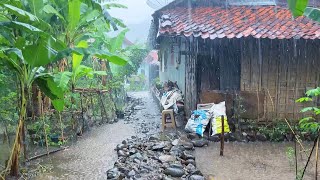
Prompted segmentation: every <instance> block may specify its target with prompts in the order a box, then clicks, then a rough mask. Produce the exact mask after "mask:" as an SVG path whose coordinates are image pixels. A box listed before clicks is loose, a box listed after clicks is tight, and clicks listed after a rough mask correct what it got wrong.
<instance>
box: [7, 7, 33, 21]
mask: <svg viewBox="0 0 320 180" xmlns="http://www.w3.org/2000/svg"><path fill="white" fill-rule="evenodd" d="M3 6H4V7H5V8H6V9H7V10H8V11H9V12H11V13H12V14H14V15H16V16H18V17H23V18H27V19H28V20H30V21H39V19H38V18H37V16H35V15H33V14H31V13H29V12H27V11H25V10H23V9H20V8H18V7H15V6H12V5H10V4H3Z"/></svg>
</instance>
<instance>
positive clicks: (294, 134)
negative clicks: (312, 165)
mask: <svg viewBox="0 0 320 180" xmlns="http://www.w3.org/2000/svg"><path fill="white" fill-rule="evenodd" d="M284 120H285V121H286V123H287V124H288V126H289V128H290V130H291V132H292V134H293V136H294V137H295V139H296V140H297V142H298V143H299V145H300V147H301V148H302V149H303V151H304V152H305V154H306V156H307V157H308V154H307V153H306V149H305V148H304V146H303V145H302V143H301V141H300V140H299V138H297V135H296V133H295V132H294V130H293V129H292V127H291V125H290V123H289V122H288V120H287V119H284Z"/></svg>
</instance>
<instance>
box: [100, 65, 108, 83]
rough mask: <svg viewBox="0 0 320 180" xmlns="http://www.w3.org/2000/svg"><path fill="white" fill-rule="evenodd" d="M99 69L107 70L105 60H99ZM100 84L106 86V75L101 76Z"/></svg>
mask: <svg viewBox="0 0 320 180" xmlns="http://www.w3.org/2000/svg"><path fill="white" fill-rule="evenodd" d="M101 70H102V71H106V70H107V65H106V61H101ZM101 78H102V85H103V86H106V85H107V76H102V77H101Z"/></svg>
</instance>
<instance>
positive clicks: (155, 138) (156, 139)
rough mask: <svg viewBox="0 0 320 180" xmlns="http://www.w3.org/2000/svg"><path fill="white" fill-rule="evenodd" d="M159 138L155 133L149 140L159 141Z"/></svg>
mask: <svg viewBox="0 0 320 180" xmlns="http://www.w3.org/2000/svg"><path fill="white" fill-rule="evenodd" d="M158 140H159V138H158V137H156V136H154V135H152V136H150V137H149V141H158Z"/></svg>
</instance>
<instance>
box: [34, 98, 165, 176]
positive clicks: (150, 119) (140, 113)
mask: <svg viewBox="0 0 320 180" xmlns="http://www.w3.org/2000/svg"><path fill="white" fill-rule="evenodd" d="M129 97H133V98H135V99H137V98H138V99H141V100H139V101H136V102H135V103H136V104H134V105H133V109H132V111H130V112H127V113H131V114H130V118H129V119H128V118H127V119H125V120H120V121H119V122H118V123H115V124H106V125H103V126H102V127H98V128H94V129H91V130H90V132H88V133H86V134H85V135H84V136H83V137H81V138H80V139H79V141H78V142H77V143H76V145H73V146H71V147H70V148H68V149H67V150H64V151H63V152H58V153H56V154H53V155H50V156H49V157H46V158H43V159H40V160H38V162H33V163H40V164H41V166H43V167H44V168H46V169H47V171H48V172H46V173H42V174H40V175H38V176H37V177H35V178H34V179H39V180H46V179H106V173H105V172H106V171H107V170H108V169H110V168H111V167H112V166H113V164H114V162H115V161H116V159H117V154H116V152H115V151H114V148H115V147H116V145H117V144H119V143H121V142H122V140H124V139H126V138H129V137H131V136H135V135H136V134H140V135H141V136H146V135H147V134H152V133H158V131H159V128H160V113H159V110H158V107H157V105H156V104H155V103H154V101H153V99H152V97H151V95H150V94H149V93H148V92H138V93H129ZM138 104H139V105H138ZM142 131H143V132H142Z"/></svg>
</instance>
